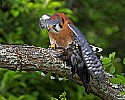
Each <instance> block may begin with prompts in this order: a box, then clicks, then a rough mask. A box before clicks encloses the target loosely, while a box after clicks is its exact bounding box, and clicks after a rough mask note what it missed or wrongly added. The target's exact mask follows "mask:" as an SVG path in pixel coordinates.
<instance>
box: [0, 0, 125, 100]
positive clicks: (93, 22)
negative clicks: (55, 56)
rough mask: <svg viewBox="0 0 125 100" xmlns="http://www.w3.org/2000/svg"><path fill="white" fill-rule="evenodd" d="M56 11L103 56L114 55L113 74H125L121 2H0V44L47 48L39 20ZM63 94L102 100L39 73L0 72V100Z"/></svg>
mask: <svg viewBox="0 0 125 100" xmlns="http://www.w3.org/2000/svg"><path fill="white" fill-rule="evenodd" d="M56 12H64V13H66V14H67V15H68V16H69V18H71V19H72V21H73V22H74V24H75V25H76V26H77V27H78V28H79V29H80V30H81V31H82V32H83V33H84V34H85V36H86V38H87V39H88V41H89V42H90V43H91V44H93V45H96V46H99V47H102V48H103V49H104V51H103V52H102V55H103V56H108V55H109V54H110V53H111V52H116V56H115V58H113V62H112V63H113V64H112V65H113V66H114V68H115V72H114V71H113V73H114V74H120V73H121V72H124V71H125V70H124V65H123V64H122V60H123V58H124V57H125V1H124V0H119V1H118V0H108V1H107V0H58V1H56V0H0V43H1V44H28V45H34V46H40V47H44V48H47V47H48V45H49V39H48V34H47V30H41V29H40V28H39V18H40V17H41V16H42V15H43V14H50V15H51V14H55V13H56ZM110 67H111V66H110ZM110 67H109V68H106V69H107V71H109V70H111V69H112V68H111V69H110ZM113 70H114V69H113ZM64 91H65V92H66V98H67V100H101V99H100V98H98V97H96V96H93V95H91V94H90V95H86V94H85V92H84V88H83V87H81V86H78V85H77V84H74V83H70V82H69V81H63V82H59V81H58V80H50V79H49V75H47V76H46V77H42V76H41V75H40V72H18V71H17V72H14V71H8V70H5V69H0V100H50V99H51V97H55V98H58V97H59V95H60V94H62V92H64Z"/></svg>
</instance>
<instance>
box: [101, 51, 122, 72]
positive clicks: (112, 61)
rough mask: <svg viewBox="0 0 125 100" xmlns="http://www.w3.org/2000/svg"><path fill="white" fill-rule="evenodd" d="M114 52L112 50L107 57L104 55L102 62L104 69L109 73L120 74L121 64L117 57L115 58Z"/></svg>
mask: <svg viewBox="0 0 125 100" xmlns="http://www.w3.org/2000/svg"><path fill="white" fill-rule="evenodd" d="M115 55H116V53H115V52H112V53H111V54H109V57H104V58H103V59H102V64H103V66H104V68H105V70H106V71H109V72H110V73H111V74H120V73H121V71H122V70H121V69H122V65H121V63H120V61H119V58H115Z"/></svg>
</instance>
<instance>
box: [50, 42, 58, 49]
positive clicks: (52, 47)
mask: <svg viewBox="0 0 125 100" xmlns="http://www.w3.org/2000/svg"><path fill="white" fill-rule="evenodd" d="M49 48H51V49H54V50H55V49H56V48H57V47H56V44H54V43H53V44H51V45H50V46H49Z"/></svg>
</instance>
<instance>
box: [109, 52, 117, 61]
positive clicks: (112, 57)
mask: <svg viewBox="0 0 125 100" xmlns="http://www.w3.org/2000/svg"><path fill="white" fill-rule="evenodd" d="M115 54H116V53H115V52H112V53H111V54H109V58H110V59H111V60H112V59H114V58H115Z"/></svg>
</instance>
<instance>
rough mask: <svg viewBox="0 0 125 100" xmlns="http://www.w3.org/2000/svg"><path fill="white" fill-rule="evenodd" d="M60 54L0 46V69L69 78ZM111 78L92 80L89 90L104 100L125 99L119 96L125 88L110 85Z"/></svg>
mask: <svg viewBox="0 0 125 100" xmlns="http://www.w3.org/2000/svg"><path fill="white" fill-rule="evenodd" d="M62 53H63V50H62V49H57V50H51V49H45V48H41V47H35V46H28V45H0V68H7V69H10V70H19V71H22V70H25V71H29V70H30V71H31V70H32V71H36V70H37V71H38V70H42V71H46V72H51V73H55V74H58V75H61V76H64V77H69V75H70V74H71V67H69V66H67V65H66V63H65V62H64V61H62V60H61V59H60V58H59V57H58V55H60V54H62ZM112 77H114V76H113V75H111V74H109V73H106V72H105V78H106V80H107V81H105V82H103V83H102V82H100V81H99V80H97V79H92V80H91V81H90V84H89V90H90V91H91V93H93V94H95V95H98V96H99V97H101V98H103V99H106V100H119V99H121V100H123V99H125V95H120V94H119V93H120V92H121V91H124V90H125V86H124V85H116V84H112V83H110V82H109V79H110V78H112ZM73 79H74V80H75V81H76V82H77V83H78V84H82V82H81V81H80V80H79V78H78V76H77V75H74V77H73Z"/></svg>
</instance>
